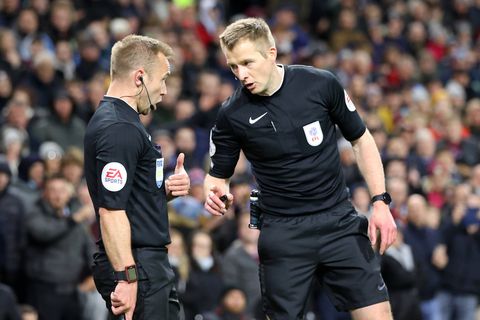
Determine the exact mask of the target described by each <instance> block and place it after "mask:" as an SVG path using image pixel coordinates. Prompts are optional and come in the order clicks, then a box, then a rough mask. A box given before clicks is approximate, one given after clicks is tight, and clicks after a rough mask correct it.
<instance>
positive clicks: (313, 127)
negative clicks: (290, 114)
mask: <svg viewBox="0 0 480 320" xmlns="http://www.w3.org/2000/svg"><path fill="white" fill-rule="evenodd" d="M303 131H304V132H305V137H306V138H307V142H308V144H309V145H311V146H312V147H316V146H318V145H320V143H322V141H323V132H322V128H321V127H320V122H319V121H315V122H312V123H310V124H307V125H305V126H303Z"/></svg>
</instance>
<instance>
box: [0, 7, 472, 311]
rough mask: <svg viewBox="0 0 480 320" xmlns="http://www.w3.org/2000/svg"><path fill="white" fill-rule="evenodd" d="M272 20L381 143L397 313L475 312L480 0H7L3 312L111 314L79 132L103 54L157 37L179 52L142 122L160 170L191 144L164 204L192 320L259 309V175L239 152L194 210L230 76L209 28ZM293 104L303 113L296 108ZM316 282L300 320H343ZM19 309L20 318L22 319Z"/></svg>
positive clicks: (101, 73)
mask: <svg viewBox="0 0 480 320" xmlns="http://www.w3.org/2000/svg"><path fill="white" fill-rule="evenodd" d="M245 16H257V17H263V18H265V19H266V20H267V21H268V23H269V25H270V26H271V28H272V32H273V35H274V37H275V40H276V43H277V49H278V61H279V63H284V64H296V63H300V64H308V65H311V66H314V67H317V68H322V69H327V70H329V71H331V72H333V73H334V74H335V75H336V76H337V77H338V79H339V80H340V82H341V83H342V85H343V86H344V87H345V89H346V90H347V91H348V94H349V96H350V97H351V99H352V100H353V102H354V103H355V105H356V108H357V110H358V111H359V112H360V113H361V116H362V117H363V119H364V121H365V122H366V124H367V126H368V128H369V130H370V132H371V133H372V134H373V136H374V139H375V141H376V143H377V145H378V147H379V149H380V152H381V156H382V160H383V164H384V168H385V173H386V179H387V191H388V192H390V194H391V196H392V199H393V202H392V205H391V210H392V213H393V215H394V217H395V219H396V221H397V225H398V230H399V236H398V239H397V241H396V243H395V244H394V245H393V246H392V247H391V248H390V249H389V250H387V251H386V253H385V255H384V256H383V257H382V274H383V277H384V280H385V282H386V284H387V286H388V289H389V294H390V297H391V304H392V308H393V313H394V317H395V319H397V320H403V319H408V320H416V319H426V320H428V319H432V320H433V319H441V320H474V319H479V316H478V312H477V316H475V312H476V310H477V309H478V305H479V303H478V301H479V297H480V272H479V270H480V232H479V228H480V213H479V212H480V1H478V0H324V1H323V0H322V1H320V0H312V1H302V0H296V1H282V0H270V1H266V0H248V1H247V0H245V1H243V0H242V1H234V0H230V1H222V0H198V1H195V0H171V1H169V0H53V1H49V0H3V1H0V320H3V319H40V320H47V318H45V316H44V315H43V314H42V312H43V311H42V310H44V309H45V308H50V309H51V310H52V309H55V310H56V312H55V313H56V316H55V317H56V318H55V319H53V318H49V319H48V320H52V319H53V320H56V319H85V320H105V319H106V308H105V306H104V303H103V301H102V300H101V298H99V296H98V294H97V293H96V290H95V287H94V284H93V281H92V278H91V275H90V273H89V266H90V263H91V260H92V254H93V252H94V250H95V247H94V242H95V239H96V237H97V235H98V225H97V224H96V222H95V213H94V212H93V207H92V204H91V200H90V197H89V194H88V190H87V188H86V185H85V182H84V180H83V135H84V132H85V127H86V124H87V123H88V120H89V118H90V117H91V115H92V114H93V112H94V111H95V108H96V106H97V105H98V103H99V101H100V100H101V99H102V97H103V94H104V93H105V90H106V88H107V87H108V82H109V74H108V70H109V60H110V50H111V47H112V45H113V43H114V42H115V41H116V40H118V39H121V38H122V37H124V36H125V35H128V34H131V33H136V34H144V35H149V36H152V37H155V38H158V39H160V40H163V41H165V42H167V43H168V44H169V45H170V46H172V48H173V49H174V52H175V57H174V60H173V72H172V75H171V76H170V77H169V78H168V80H167V87H168V95H167V96H166V97H165V98H164V100H163V102H162V103H161V104H159V105H158V110H157V111H156V112H154V113H150V114H149V115H148V116H142V122H143V123H144V124H145V126H146V128H147V129H148V131H149V132H150V133H151V135H152V140H153V141H155V143H157V144H159V145H160V146H161V149H162V153H163V156H164V158H165V163H166V175H167V176H168V174H171V173H172V172H173V170H174V168H175V159H176V156H177V154H178V153H180V152H183V153H185V155H186V160H185V167H186V169H187V171H188V173H189V175H190V179H191V194H190V195H189V196H187V197H183V198H178V199H175V200H173V201H172V202H171V203H170V204H169V216H170V222H171V237H172V243H171V245H170V246H169V257H170V262H171V264H172V266H173V267H174V270H175V272H176V276H177V289H178V291H179V293H180V298H181V301H182V304H183V311H184V313H185V315H186V319H188V320H190V319H196V320H201V319H207V320H217V319H218V320H221V319H229V320H230V319H243V320H248V319H263V318H262V313H261V303H260V285H259V280H258V256H257V251H256V245H257V240H258V231H257V230H251V229H248V227H247V224H248V219H249V214H248V212H249V193H250V190H251V188H252V187H254V186H255V181H254V179H253V176H252V173H251V169H250V166H249V163H248V161H247V160H246V159H245V158H244V157H241V158H240V161H239V164H238V165H237V168H236V170H235V174H234V176H233V177H232V179H231V182H232V188H231V189H232V193H233V194H234V196H235V204H234V206H233V207H232V208H231V209H230V210H229V212H228V213H227V214H226V215H224V216H222V217H210V216H209V215H208V214H207V213H206V212H205V210H204V209H203V201H204V195H203V186H202V184H203V179H204V175H205V172H208V168H209V165H210V163H209V158H208V153H209V131H210V129H211V127H212V126H213V125H214V122H215V117H216V114H217V111H218V109H219V108H220V107H221V104H222V102H223V101H224V100H225V99H226V98H227V97H228V96H229V95H230V94H232V92H233V91H234V90H235V89H236V87H237V86H238V85H239V83H238V81H236V79H235V78H234V77H233V75H232V74H231V72H230V70H229V68H228V66H227V65H226V63H225V61H224V58H223V54H222V52H221V50H220V48H219V44H218V34H220V32H221V31H222V30H223V28H224V26H225V25H226V24H227V23H229V22H231V21H233V20H234V19H236V18H238V17H245ZM298 108H302V106H298ZM338 149H339V152H340V156H341V161H342V166H343V168H344V173H345V177H346V180H347V185H348V187H349V190H350V194H351V200H352V202H353V204H354V205H355V207H356V208H357V210H358V212H359V213H360V214H365V215H367V216H368V215H369V212H370V201H369V200H370V195H369V193H368V190H367V188H366V186H365V183H364V181H363V179H362V177H361V175H360V173H359V170H358V167H357V165H356V163H355V157H354V154H353V150H352V147H351V145H350V143H349V142H347V141H346V140H345V139H343V138H342V137H341V136H340V135H339V137H338ZM327 296H328V292H326V291H325V290H323V289H322V286H321V283H314V284H312V295H311V299H310V301H309V302H308V304H309V308H308V310H309V313H308V319H320V320H340V319H349V316H348V314H346V313H339V312H336V311H335V310H334V308H333V306H332V305H331V304H330V302H329V301H328V298H327ZM20 314H21V316H20Z"/></svg>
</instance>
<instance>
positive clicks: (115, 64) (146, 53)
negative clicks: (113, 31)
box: [110, 35, 173, 80]
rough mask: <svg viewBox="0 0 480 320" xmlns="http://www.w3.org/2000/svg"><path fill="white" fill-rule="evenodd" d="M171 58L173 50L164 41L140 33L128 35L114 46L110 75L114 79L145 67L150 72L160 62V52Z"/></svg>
mask: <svg viewBox="0 0 480 320" xmlns="http://www.w3.org/2000/svg"><path fill="white" fill-rule="evenodd" d="M160 52H161V53H162V54H163V55H164V56H165V58H167V59H169V58H171V57H172V55H173V50H172V48H170V46H169V45H167V44H166V43H164V42H161V41H159V40H156V39H153V38H150V37H146V36H139V35H128V36H126V37H125V38H123V39H122V40H120V41H117V42H116V43H115V44H114V45H113V47H112V55H111V60H110V76H111V77H112V80H115V79H117V78H122V77H124V76H125V75H126V74H128V73H129V72H131V71H132V70H135V69H137V68H140V67H143V68H145V72H146V73H150V72H151V71H152V70H153V68H154V67H155V65H156V64H157V63H158V56H157V55H158V53H160Z"/></svg>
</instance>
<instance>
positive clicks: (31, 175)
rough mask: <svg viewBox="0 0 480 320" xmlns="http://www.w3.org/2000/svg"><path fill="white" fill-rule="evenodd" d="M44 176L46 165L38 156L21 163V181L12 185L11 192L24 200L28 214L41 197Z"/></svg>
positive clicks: (24, 159)
mask: <svg viewBox="0 0 480 320" xmlns="http://www.w3.org/2000/svg"><path fill="white" fill-rule="evenodd" d="M44 176H45V163H44V162H43V160H42V159H41V158H40V157H39V156H38V155H36V154H31V155H29V156H27V157H25V158H23V159H22V160H21V161H20V164H19V166H18V178H19V179H17V181H15V183H13V184H12V187H11V192H12V193H13V194H14V195H16V196H17V197H19V198H20V199H21V200H22V202H23V204H24V205H25V209H26V211H27V212H28V211H30V209H31V207H33V205H34V203H35V202H36V201H37V200H38V198H39V197H40V193H41V189H42V187H43V178H44Z"/></svg>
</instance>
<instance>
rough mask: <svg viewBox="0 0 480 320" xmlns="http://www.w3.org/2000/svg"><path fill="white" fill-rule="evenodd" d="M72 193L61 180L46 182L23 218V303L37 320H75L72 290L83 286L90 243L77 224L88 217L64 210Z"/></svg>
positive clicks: (76, 303) (75, 300)
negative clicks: (29, 306) (37, 317)
mask: <svg viewBox="0 0 480 320" xmlns="http://www.w3.org/2000/svg"><path fill="white" fill-rule="evenodd" d="M72 191H73V187H72V186H71V185H70V184H69V183H68V182H67V180H66V179H65V178H64V177H62V176H52V177H49V178H47V179H46V181H45V187H44V192H43V196H42V198H41V199H40V200H39V201H38V202H37V203H36V205H35V207H34V208H33V210H32V211H31V212H30V213H29V214H28V215H27V219H26V223H27V234H28V245H27V253H26V275H27V278H28V283H27V302H28V303H29V304H31V305H32V306H34V307H35V308H36V309H37V311H38V314H39V319H40V320H78V319H81V314H82V312H81V304H80V300H79V296H78V291H77V289H78V286H79V285H80V283H82V281H84V280H85V281H87V280H86V278H87V277H88V274H89V271H88V270H89V266H90V264H91V262H92V256H93V252H94V243H93V241H92V239H91V236H90V234H89V233H88V231H87V230H86V228H85V227H84V225H83V224H82V222H83V221H84V220H85V219H88V218H89V217H90V214H83V212H82V211H75V208H71V207H70V206H69V205H68V203H69V201H70V199H71V196H72Z"/></svg>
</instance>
